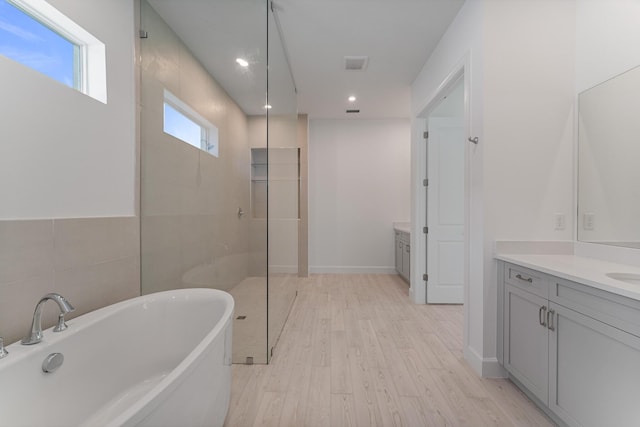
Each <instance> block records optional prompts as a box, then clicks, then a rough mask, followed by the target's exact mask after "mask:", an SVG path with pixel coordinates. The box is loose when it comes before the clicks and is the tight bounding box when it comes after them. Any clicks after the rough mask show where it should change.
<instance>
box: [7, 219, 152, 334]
mask: <svg viewBox="0 0 640 427" xmlns="http://www.w3.org/2000/svg"><path fill="white" fill-rule="evenodd" d="M138 230H139V227H138V218H137V217H110V218H78V219H73V218H72V219H43V220H16V221H13V220H3V221H0V336H2V337H3V338H4V339H5V343H11V342H14V341H17V340H19V339H21V338H22V336H24V335H25V334H26V333H27V331H28V329H29V327H30V325H31V318H32V316H33V310H34V308H35V305H36V303H37V302H38V300H39V299H40V298H41V297H42V296H43V295H44V294H46V293H49V292H57V293H59V294H61V295H63V296H64V297H66V298H67V299H68V300H69V301H70V302H71V304H73V305H74V306H75V308H76V311H75V312H73V313H71V314H70V315H67V318H69V319H71V318H73V317H77V316H79V315H81V314H83V313H86V312H89V311H92V310H96V309H98V308H100V307H103V306H107V305H110V304H113V303H115V302H118V301H122V300H125V299H128V298H132V297H135V296H138V295H139V294H140V257H139V253H140V251H139V241H140V239H139V231H138ZM57 313H58V309H57V307H56V305H55V304H53V303H51V302H48V303H46V304H45V306H44V311H43V327H50V326H52V325H53V324H54V321H55V319H56V318H57Z"/></svg>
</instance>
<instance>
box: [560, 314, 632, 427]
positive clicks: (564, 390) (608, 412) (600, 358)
mask: <svg viewBox="0 0 640 427" xmlns="http://www.w3.org/2000/svg"><path fill="white" fill-rule="evenodd" d="M550 309H551V310H552V311H553V313H554V318H555V319H554V322H555V326H554V328H555V331H553V332H552V333H551V334H550V335H549V337H550V342H549V382H550V386H551V387H549V409H551V410H552V411H553V412H554V413H555V414H556V415H558V417H560V419H562V420H563V421H564V422H565V423H567V425H569V426H572V427H573V426H576V427H577V426H585V427H591V426H593V427H600V426H609V425H615V426H617V427H623V426H629V427H631V426H634V427H637V426H638V425H640V404H639V403H638V399H639V398H640V338H639V337H637V336H635V335H633V334H630V333H627V332H624V331H622V330H620V329H618V328H615V327H613V326H610V325H608V324H606V323H604V322H601V321H599V320H597V319H594V318H591V317H589V316H585V315H584V314H580V313H578V312H576V311H573V310H570V309H568V308H566V307H563V306H561V305H559V304H554V303H551V304H550Z"/></svg>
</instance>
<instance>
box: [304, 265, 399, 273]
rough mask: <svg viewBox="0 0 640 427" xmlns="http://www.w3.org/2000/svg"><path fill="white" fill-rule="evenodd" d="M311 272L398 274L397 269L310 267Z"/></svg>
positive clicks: (333, 266) (340, 266)
mask: <svg viewBox="0 0 640 427" xmlns="http://www.w3.org/2000/svg"><path fill="white" fill-rule="evenodd" d="M309 272H310V273H314V274H397V271H396V268H395V267H374V266H350V265H349V266H344V265H310V266H309Z"/></svg>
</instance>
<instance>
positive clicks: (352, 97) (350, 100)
mask: <svg viewBox="0 0 640 427" xmlns="http://www.w3.org/2000/svg"><path fill="white" fill-rule="evenodd" d="M348 99H349V102H355V100H356V97H355V96H353V95H351V96H350V97H349V98H348Z"/></svg>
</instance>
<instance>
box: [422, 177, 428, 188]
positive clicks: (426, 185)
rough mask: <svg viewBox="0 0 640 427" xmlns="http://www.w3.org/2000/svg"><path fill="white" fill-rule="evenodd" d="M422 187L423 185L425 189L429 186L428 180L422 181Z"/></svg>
mask: <svg viewBox="0 0 640 427" xmlns="http://www.w3.org/2000/svg"><path fill="white" fill-rule="evenodd" d="M422 185H424V186H425V187H428V186H429V180H428V179H423V180H422Z"/></svg>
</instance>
